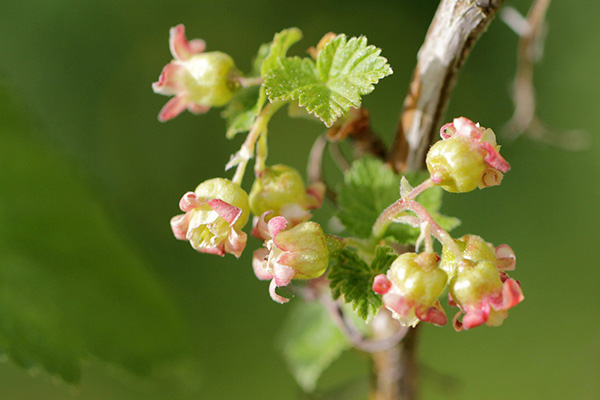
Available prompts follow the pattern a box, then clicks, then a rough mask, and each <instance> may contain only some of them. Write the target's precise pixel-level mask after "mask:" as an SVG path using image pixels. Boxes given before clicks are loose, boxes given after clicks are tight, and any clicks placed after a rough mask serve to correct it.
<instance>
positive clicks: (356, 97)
mask: <svg viewBox="0 0 600 400" xmlns="http://www.w3.org/2000/svg"><path fill="white" fill-rule="evenodd" d="M380 53H381V50H380V49H378V48H377V47H375V46H372V45H367V38H365V37H364V36H361V37H359V38H355V37H353V38H350V39H346V35H338V36H337V37H336V38H335V39H332V40H331V41H329V42H328V43H327V44H326V45H325V46H324V47H323V49H322V50H321V51H319V53H318V56H317V61H316V63H315V62H313V60H312V59H310V58H299V57H294V58H281V59H279V63H280V65H279V67H278V68H273V69H272V70H271V71H270V72H269V73H268V74H266V75H265V78H266V79H265V83H264V85H265V87H266V90H267V95H268V96H269V99H270V100H271V101H276V100H283V101H290V100H294V101H297V102H298V105H300V106H301V107H306V109H307V110H308V111H309V112H310V113H312V114H314V115H316V116H317V117H319V119H321V121H323V122H324V123H325V125H327V126H331V125H333V123H334V122H335V121H336V120H337V119H338V118H339V117H341V116H342V115H344V114H345V113H346V112H348V110H349V109H350V107H359V106H360V102H361V96H362V95H365V94H369V93H371V92H372V91H373V89H374V86H373V84H375V83H377V82H378V81H379V80H380V79H382V78H384V77H386V76H388V75H390V74H391V73H392V69H391V68H390V66H389V64H388V63H387V60H386V59H385V58H384V57H381V56H380V55H379V54H380Z"/></svg>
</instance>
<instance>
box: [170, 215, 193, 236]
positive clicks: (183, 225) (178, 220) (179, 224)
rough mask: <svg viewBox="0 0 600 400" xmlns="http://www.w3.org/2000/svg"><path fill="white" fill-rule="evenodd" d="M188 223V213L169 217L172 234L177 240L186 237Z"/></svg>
mask: <svg viewBox="0 0 600 400" xmlns="http://www.w3.org/2000/svg"><path fill="white" fill-rule="evenodd" d="M189 225H190V215H189V214H187V213H186V214H179V215H176V216H174V217H173V218H171V229H172V230H173V235H175V237H176V238H177V239H179V240H186V239H187V231H188V227H189Z"/></svg>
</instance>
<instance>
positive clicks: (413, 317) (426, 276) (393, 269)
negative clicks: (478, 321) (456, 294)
mask: <svg viewBox="0 0 600 400" xmlns="http://www.w3.org/2000/svg"><path fill="white" fill-rule="evenodd" d="M438 261H439V257H438V255H437V254H435V253H431V252H424V253H421V254H416V253H404V254H402V255H400V256H399V257H398V258H397V259H396V260H394V262H393V263H392V265H391V266H390V269H389V270H388V272H387V275H384V274H380V275H377V276H376V277H375V280H374V282H373V290H374V291H375V292H376V293H379V294H382V295H383V305H384V306H385V307H387V308H388V309H389V310H390V311H392V316H393V317H394V318H395V319H397V320H398V321H399V322H400V324H401V325H403V326H415V325H417V324H418V323H419V322H420V321H425V322H429V323H432V324H434V325H445V324H446V314H445V313H444V310H443V309H442V307H441V305H440V302H439V300H438V297H439V296H440V295H441V294H442V291H443V290H444V287H446V283H447V281H448V276H447V275H446V273H445V272H444V271H442V270H441V269H439V268H438V267H437V264H438Z"/></svg>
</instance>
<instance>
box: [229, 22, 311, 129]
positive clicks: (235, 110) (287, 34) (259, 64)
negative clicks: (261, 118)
mask: <svg viewBox="0 0 600 400" xmlns="http://www.w3.org/2000/svg"><path fill="white" fill-rule="evenodd" d="M300 39H302V32H301V31H300V29H298V28H290V29H284V30H283V31H281V32H279V33H276V34H275V37H274V38H273V41H272V42H271V43H264V44H262V45H261V46H260V48H259V49H258V53H257V54H256V57H255V58H254V61H253V63H252V72H251V73H250V75H249V76H250V77H259V76H264V75H265V74H266V73H267V72H269V71H271V69H273V68H274V67H277V66H279V63H278V60H279V59H280V58H281V57H285V55H286V53H287V51H288V49H289V48H290V46H292V45H293V44H294V43H296V42H298V41H299V40H300ZM266 101H267V95H266V92H265V89H264V87H263V86H261V85H260V86H259V85H256V86H251V87H247V88H243V89H241V90H238V91H237V92H236V93H235V95H234V96H233V98H232V99H231V101H230V102H229V103H228V104H227V107H226V108H225V111H224V112H223V117H224V118H225V121H226V123H227V133H226V136H227V138H228V139H231V138H233V137H234V136H235V135H237V134H238V133H240V132H247V131H249V130H250V129H252V125H253V124H254V121H255V120H256V117H258V114H260V111H261V110H262V108H263V106H264V105H265V102H266Z"/></svg>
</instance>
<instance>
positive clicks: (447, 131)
mask: <svg viewBox="0 0 600 400" xmlns="http://www.w3.org/2000/svg"><path fill="white" fill-rule="evenodd" d="M440 134H441V136H442V140H440V141H438V142H437V143H435V144H434V145H433V146H431V149H429V152H428V153H427V159H426V164H427V169H428V170H429V173H430V174H431V179H432V180H433V181H434V182H435V183H436V184H438V185H440V186H441V187H442V188H443V189H444V190H447V191H448V192H461V193H464V192H470V191H471V190H474V189H475V188H477V187H479V188H480V189H481V188H484V187H488V186H496V185H499V184H500V182H502V177H503V173H505V172H508V171H509V170H510V165H509V164H508V162H506V160H505V159H504V158H502V156H501V155H500V152H499V150H500V146H498V145H497V143H496V136H495V135H494V132H493V131H492V130H491V129H486V128H483V127H481V126H479V124H475V123H473V121H471V120H469V119H467V118H464V117H460V118H455V119H454V121H453V122H451V123H448V124H446V125H444V126H443V127H442V129H441V130H440Z"/></svg>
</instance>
